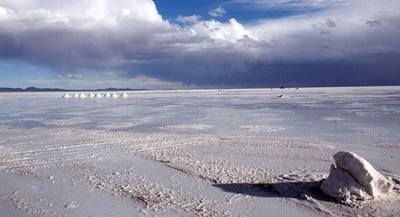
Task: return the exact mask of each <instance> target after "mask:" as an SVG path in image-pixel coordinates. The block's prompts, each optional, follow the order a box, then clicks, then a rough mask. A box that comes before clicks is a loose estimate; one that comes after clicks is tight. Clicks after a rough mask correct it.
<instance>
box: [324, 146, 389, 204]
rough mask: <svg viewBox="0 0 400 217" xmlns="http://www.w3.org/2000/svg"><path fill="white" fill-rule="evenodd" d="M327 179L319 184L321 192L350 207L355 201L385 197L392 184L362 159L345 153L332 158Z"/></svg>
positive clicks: (339, 153)
mask: <svg viewBox="0 0 400 217" xmlns="http://www.w3.org/2000/svg"><path fill="white" fill-rule="evenodd" d="M333 158H334V160H335V164H336V166H335V165H332V168H331V172H330V174H329V177H328V178H327V179H326V180H324V181H323V182H322V184H321V190H322V191H323V192H324V193H325V194H326V195H328V196H331V197H333V198H336V199H337V200H338V201H339V202H342V203H345V204H348V205H351V204H353V203H354V202H355V201H357V200H368V199H372V198H378V197H380V196H382V195H387V194H389V193H390V191H391V190H392V188H393V183H391V182H390V181H389V180H388V179H386V178H385V177H384V176H383V175H382V174H380V173H379V172H378V171H376V170H375V168H374V167H373V166H372V165H371V164H370V163H369V162H368V161H366V160H365V159H364V158H362V157H360V156H358V155H356V154H354V153H351V152H347V151H340V152H338V153H336V154H335V155H334V156H333Z"/></svg>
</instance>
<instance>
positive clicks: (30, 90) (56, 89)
mask: <svg viewBox="0 0 400 217" xmlns="http://www.w3.org/2000/svg"><path fill="white" fill-rule="evenodd" d="M135 90H146V89H131V88H114V87H110V88H106V89H93V90H89V89H76V90H67V89H61V88H37V87H28V88H25V89H24V88H12V87H0V92H70V91H135Z"/></svg>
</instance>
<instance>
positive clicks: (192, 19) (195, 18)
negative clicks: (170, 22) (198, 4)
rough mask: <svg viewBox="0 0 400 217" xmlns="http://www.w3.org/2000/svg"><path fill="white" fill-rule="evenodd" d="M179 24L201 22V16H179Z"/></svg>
mask: <svg viewBox="0 0 400 217" xmlns="http://www.w3.org/2000/svg"><path fill="white" fill-rule="evenodd" d="M176 20H177V21H178V22H181V23H191V24H192V23H198V22H200V20H201V16H199V15H192V16H178V18H177V19H176Z"/></svg>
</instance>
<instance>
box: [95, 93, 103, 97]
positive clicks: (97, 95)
mask: <svg viewBox="0 0 400 217" xmlns="http://www.w3.org/2000/svg"><path fill="white" fill-rule="evenodd" d="M94 97H95V98H102V97H103V95H101V94H100V93H96V95H94Z"/></svg>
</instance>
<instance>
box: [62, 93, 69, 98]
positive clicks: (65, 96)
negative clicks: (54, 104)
mask: <svg viewBox="0 0 400 217" xmlns="http://www.w3.org/2000/svg"><path fill="white" fill-rule="evenodd" d="M61 98H65V99H68V98H71V96H70V95H69V94H68V93H65V94H64V95H63V96H62V97H61Z"/></svg>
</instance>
